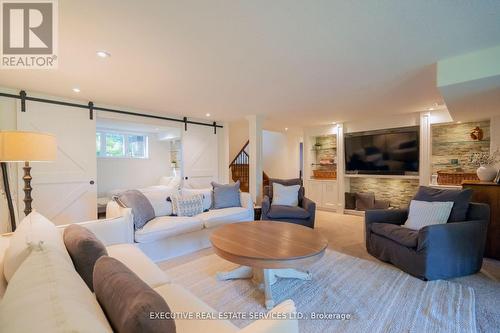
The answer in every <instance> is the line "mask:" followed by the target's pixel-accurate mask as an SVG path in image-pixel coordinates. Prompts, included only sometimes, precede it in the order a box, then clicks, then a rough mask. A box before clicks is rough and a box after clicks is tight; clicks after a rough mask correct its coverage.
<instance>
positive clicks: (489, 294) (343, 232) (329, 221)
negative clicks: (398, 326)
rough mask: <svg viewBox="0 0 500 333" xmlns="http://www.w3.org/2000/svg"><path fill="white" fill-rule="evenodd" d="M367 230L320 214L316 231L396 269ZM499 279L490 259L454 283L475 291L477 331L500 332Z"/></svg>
mask: <svg viewBox="0 0 500 333" xmlns="http://www.w3.org/2000/svg"><path fill="white" fill-rule="evenodd" d="M363 228H364V225H363V218H362V217H357V216H350V215H341V214H335V213H329V212H322V211H318V212H317V217H316V229H317V230H319V231H320V232H321V233H322V234H323V235H324V236H325V237H327V238H328V240H329V249H332V250H335V251H338V252H341V253H344V254H348V255H350V256H354V257H358V258H362V259H367V260H369V261H371V262H374V263H377V264H379V265H382V266H386V267H389V268H391V269H393V267H392V266H390V265H387V264H385V263H382V262H380V261H378V260H377V259H375V258H373V257H372V256H370V255H369V254H368V253H367V252H366V250H365V246H364V230H363ZM212 254H213V252H212V250H211V249H207V250H203V251H199V252H197V253H194V254H191V255H187V256H184V257H179V258H176V259H172V260H169V261H166V262H163V263H160V267H161V268H162V269H165V270H168V269H172V268H175V267H178V266H180V265H183V264H185V263H187V262H191V261H193V260H198V259H200V258H203V257H206V256H210V255H212ZM499 280H500V262H499V261H495V260H488V259H486V260H485V263H484V265H483V269H482V270H481V272H480V273H478V274H475V275H471V276H467V277H462V278H458V279H454V280H452V282H455V283H458V284H460V285H462V286H464V287H471V288H472V289H473V290H474V293H475V302H476V306H475V308H476V323H477V329H478V331H480V332H498V327H500V282H499ZM216 309H217V308H216ZM218 310H219V309H218ZM396 320H397V319H396Z"/></svg>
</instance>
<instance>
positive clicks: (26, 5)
mask: <svg viewBox="0 0 500 333" xmlns="http://www.w3.org/2000/svg"><path fill="white" fill-rule="evenodd" d="M0 10H1V14H0V17H1V20H2V23H1V38H2V43H1V44H2V45H1V51H2V52H1V63H0V67H1V68H2V69H37V68H42V69H48V68H49V69H50V68H57V35H56V33H57V0H31V1H26V0H25V1H20V0H0Z"/></svg>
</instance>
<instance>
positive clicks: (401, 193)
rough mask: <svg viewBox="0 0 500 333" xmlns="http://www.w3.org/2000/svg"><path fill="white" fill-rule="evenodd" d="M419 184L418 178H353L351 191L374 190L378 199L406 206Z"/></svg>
mask: <svg viewBox="0 0 500 333" xmlns="http://www.w3.org/2000/svg"><path fill="white" fill-rule="evenodd" d="M418 186H419V182H418V179H396V178H394V179H391V178H369V177H367V178H351V179H350V191H349V192H351V193H355V192H373V193H375V198H376V199H377V200H388V201H390V203H391V207H394V208H406V207H408V205H409V204H410V201H411V199H412V198H413V196H414V195H415V193H417V190H418Z"/></svg>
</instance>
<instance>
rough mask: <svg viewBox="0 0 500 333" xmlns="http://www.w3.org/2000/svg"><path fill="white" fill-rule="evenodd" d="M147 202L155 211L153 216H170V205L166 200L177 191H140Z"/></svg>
mask: <svg viewBox="0 0 500 333" xmlns="http://www.w3.org/2000/svg"><path fill="white" fill-rule="evenodd" d="M139 191H141V192H142V194H144V196H145V197H146V198H147V199H148V200H149V202H150V203H151V206H153V209H154V211H155V216H168V215H172V212H173V211H172V203H171V202H170V201H167V198H168V197H170V196H172V195H174V194H177V190H168V189H149V190H148V189H141V190H139Z"/></svg>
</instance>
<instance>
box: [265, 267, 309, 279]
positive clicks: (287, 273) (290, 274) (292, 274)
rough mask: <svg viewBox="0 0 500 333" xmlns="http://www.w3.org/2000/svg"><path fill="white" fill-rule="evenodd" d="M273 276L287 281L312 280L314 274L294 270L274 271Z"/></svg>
mask: <svg viewBox="0 0 500 333" xmlns="http://www.w3.org/2000/svg"><path fill="white" fill-rule="evenodd" d="M272 274H274V276H276V277H280V278H285V279H299V280H312V274H311V273H309V272H302V271H299V270H297V269H293V268H285V269H273V270H272Z"/></svg>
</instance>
